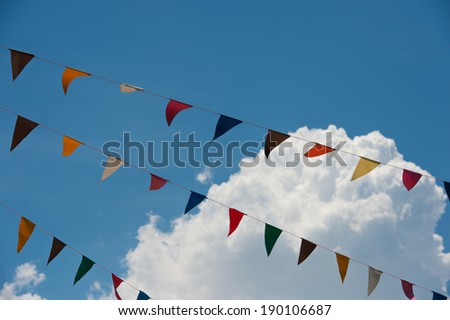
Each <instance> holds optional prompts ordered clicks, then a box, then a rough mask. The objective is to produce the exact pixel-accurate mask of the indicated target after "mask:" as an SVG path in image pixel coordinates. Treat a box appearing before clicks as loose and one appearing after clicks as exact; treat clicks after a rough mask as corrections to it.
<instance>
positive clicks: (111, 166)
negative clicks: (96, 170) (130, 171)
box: [100, 156, 123, 181]
mask: <svg viewBox="0 0 450 320" xmlns="http://www.w3.org/2000/svg"><path fill="white" fill-rule="evenodd" d="M122 165H123V161H122V160H119V159H117V158H115V157H111V156H110V157H108V162H107V163H106V166H105V170H103V174H102V177H101V178H100V181H103V180H105V179H106V178H108V177H109V176H110V175H112V174H113V173H114V172H116V171H117V170H119V168H120V167H121V166H122Z"/></svg>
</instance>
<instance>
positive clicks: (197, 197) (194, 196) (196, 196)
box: [184, 191, 206, 214]
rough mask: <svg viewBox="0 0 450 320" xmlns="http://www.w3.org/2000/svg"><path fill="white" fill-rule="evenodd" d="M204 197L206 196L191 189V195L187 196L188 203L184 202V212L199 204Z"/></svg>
mask: <svg viewBox="0 0 450 320" xmlns="http://www.w3.org/2000/svg"><path fill="white" fill-rule="evenodd" d="M205 199H206V196H204V195H202V194H200V193H197V192H194V191H191V196H190V197H189V200H188V203H187V204H186V208H185V209H184V214H186V213H188V212H189V211H191V210H192V209H194V208H195V207H196V206H198V205H199V204H200V202H202V201H203V200H205Z"/></svg>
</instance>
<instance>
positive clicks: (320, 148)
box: [305, 143, 334, 158]
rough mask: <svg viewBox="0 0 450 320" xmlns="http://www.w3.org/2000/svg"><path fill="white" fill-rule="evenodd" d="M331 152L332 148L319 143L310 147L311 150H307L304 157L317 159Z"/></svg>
mask: <svg viewBox="0 0 450 320" xmlns="http://www.w3.org/2000/svg"><path fill="white" fill-rule="evenodd" d="M333 151H334V149H333V148H330V147H327V146H324V145H322V144H320V143H316V144H315V145H314V147H312V148H311V149H309V150H308V152H306V153H305V157H307V158H313V157H318V156H321V155H324V154H326V153H329V152H333Z"/></svg>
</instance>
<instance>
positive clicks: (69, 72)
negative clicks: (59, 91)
mask: <svg viewBox="0 0 450 320" xmlns="http://www.w3.org/2000/svg"><path fill="white" fill-rule="evenodd" d="M90 75H91V74H89V73H87V72H83V71H79V70H76V69H72V68H69V67H66V69H65V70H64V72H63V75H62V86H63V89H64V94H67V89H68V88H69V85H70V83H71V82H72V80H73V79H75V78H78V77H83V76H84V77H89V76H90Z"/></svg>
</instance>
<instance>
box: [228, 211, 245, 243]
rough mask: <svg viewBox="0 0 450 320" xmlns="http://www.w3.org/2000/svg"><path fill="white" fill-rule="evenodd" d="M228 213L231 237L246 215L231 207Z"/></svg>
mask: <svg viewBox="0 0 450 320" xmlns="http://www.w3.org/2000/svg"><path fill="white" fill-rule="evenodd" d="M228 215H229V216H230V229H229V231H228V236H227V237H229V236H230V235H231V234H232V233H233V232H234V231H235V230H236V229H237V227H238V226H239V223H240V222H241V220H242V217H243V216H244V215H245V213H242V212H240V211H238V210H236V209H233V208H230V209H229V210H228Z"/></svg>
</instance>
